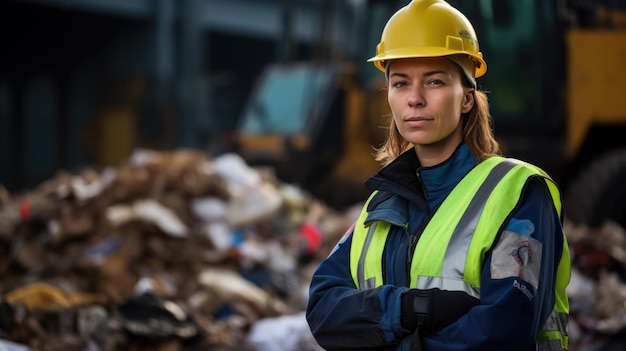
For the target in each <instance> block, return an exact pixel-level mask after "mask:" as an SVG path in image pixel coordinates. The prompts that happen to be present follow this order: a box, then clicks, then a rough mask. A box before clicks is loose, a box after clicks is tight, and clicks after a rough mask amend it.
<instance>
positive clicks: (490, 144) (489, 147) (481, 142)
mask: <svg viewBox="0 0 626 351" xmlns="http://www.w3.org/2000/svg"><path fill="white" fill-rule="evenodd" d="M473 94H474V106H473V107H472V109H471V110H470V111H469V112H468V113H465V114H464V115H463V116H462V119H461V123H463V127H462V128H463V141H464V142H465V144H467V146H468V147H469V148H470V150H471V151H472V153H473V154H474V156H475V157H476V159H477V160H478V162H481V161H483V160H485V159H487V158H489V157H491V156H495V155H499V154H500V145H499V144H498V142H497V141H496V139H495V137H494V135H493V129H492V118H491V113H490V112H489V100H488V98H487V94H485V92H483V91H479V90H475V91H474V92H473ZM411 148H413V144H411V143H409V142H407V141H406V139H404V138H403V137H402V135H400V132H399V131H398V127H397V126H396V123H395V121H394V119H393V116H392V115H389V129H388V132H387V139H386V140H385V142H384V143H383V145H382V146H381V147H380V148H378V149H376V152H375V154H374V155H375V158H376V161H378V162H380V163H381V164H382V165H383V166H386V165H388V164H389V163H391V161H393V160H394V159H395V158H396V157H398V156H400V155H401V154H402V153H403V152H405V151H407V150H409V149H411Z"/></svg>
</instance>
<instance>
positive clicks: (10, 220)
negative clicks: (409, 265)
mask: <svg viewBox="0 0 626 351" xmlns="http://www.w3.org/2000/svg"><path fill="white" fill-rule="evenodd" d="M0 190H1V191H0V256H1V257H2V259H0V275H1V276H2V284H1V285H0V349H2V350H41V351H56V350H59V351H60V350H63V351H72V350H80V351H83V350H89V351H100V350H101V351H108V350H164V351H170V350H171V351H176V350H196V349H197V350H261V351H262V350H267V351H270V350H272V351H281V350H284V351H288V350H320V349H319V346H317V344H316V343H315V341H314V340H313V339H312V336H311V335H310V331H309V330H308V326H307V325H306V321H305V319H304V315H303V312H302V311H304V308H305V304H306V294H307V289H308V285H309V280H310V275H311V274H312V271H313V270H314V268H315V265H316V264H317V262H319V260H320V258H321V257H324V256H325V255H326V254H327V253H328V252H329V250H330V246H332V245H333V244H334V243H335V242H336V241H337V240H338V237H339V236H341V235H342V234H343V232H344V231H345V229H346V228H348V227H349V225H350V223H351V222H352V221H353V220H354V218H352V217H354V214H352V213H351V212H350V211H347V213H342V214H339V213H336V212H335V211H333V210H331V209H329V208H328V207H326V206H325V205H324V204H323V203H321V202H319V201H317V200H315V199H313V198H311V197H310V196H308V195H307V193H306V192H304V191H303V190H301V189H299V188H298V187H296V186H294V185H289V184H283V183H281V182H279V181H278V180H277V179H276V178H275V177H274V176H273V174H272V172H271V170H270V169H262V168H251V167H249V166H248V165H247V164H245V162H244V161H243V160H242V159H241V158H239V157H238V156H237V155H235V154H225V155H222V156H219V157H215V158H212V157H210V156H208V155H206V154H204V153H201V152H198V151H192V150H177V151H169V152H157V151H154V150H137V151H136V152H134V153H133V154H132V155H131V157H130V158H129V159H128V160H127V162H125V163H124V164H123V165H121V166H119V167H116V168H109V169H104V170H100V171H95V170H93V169H87V170H84V171H82V172H80V173H78V174H73V173H70V172H60V173H59V174H57V175H56V176H55V177H54V178H53V179H51V180H49V181H46V182H44V183H42V184H41V185H39V186H38V187H37V188H35V189H33V190H32V191H29V192H26V193H24V194H19V195H17V194H16V195H12V194H10V193H8V192H7V191H6V190H3V189H2V188H1V187H0Z"/></svg>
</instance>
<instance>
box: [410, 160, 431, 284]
mask: <svg viewBox="0 0 626 351" xmlns="http://www.w3.org/2000/svg"><path fill="white" fill-rule="evenodd" d="M415 176H416V177H417V182H418V183H419V185H420V189H421V190H422V196H424V199H425V198H426V188H424V184H423V183H422V176H421V175H420V172H419V170H417V171H415ZM426 217H430V214H427V216H426ZM426 222H428V221H426ZM424 227H425V224H424V223H422V224H420V225H419V227H418V228H417V231H416V232H415V233H410V232H408V231H407V234H408V235H409V245H408V248H407V250H408V252H407V256H406V261H407V262H406V263H407V266H406V278H407V280H406V281H407V282H408V283H407V285H408V286H409V288H410V287H411V286H410V285H411V265H412V264H413V254H414V253H415V247H416V246H417V242H418V240H419V237H420V236H421V233H422V232H423V231H424Z"/></svg>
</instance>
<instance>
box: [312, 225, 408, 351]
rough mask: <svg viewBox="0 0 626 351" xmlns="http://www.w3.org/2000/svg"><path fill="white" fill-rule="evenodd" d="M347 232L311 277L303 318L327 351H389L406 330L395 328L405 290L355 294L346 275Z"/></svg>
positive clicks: (389, 288)
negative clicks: (365, 350) (304, 317)
mask: <svg viewBox="0 0 626 351" xmlns="http://www.w3.org/2000/svg"><path fill="white" fill-rule="evenodd" d="M351 239H352V233H349V234H347V236H345V237H344V239H342V241H340V243H339V244H338V245H337V246H336V247H335V249H334V251H333V252H332V253H331V254H330V255H329V256H328V257H327V258H326V259H325V260H324V261H322V262H321V264H320V265H319V267H318V268H317V270H316V272H315V273H314V274H313V277H312V280H311V286H310V290H309V301H308V304H307V311H306V317H307V321H308V323H309V326H310V328H311V331H312V333H313V335H314V336H315V339H316V340H317V342H318V343H319V344H320V346H322V347H323V348H324V349H326V350H329V351H330V350H362V349H368V350H394V349H395V346H394V345H396V344H397V343H398V342H399V341H400V340H401V339H402V338H403V337H404V336H406V335H408V334H409V333H410V332H411V331H410V330H406V329H404V328H403V327H402V326H401V325H400V295H401V294H402V293H405V292H406V291H408V288H403V287H395V286H390V285H383V286H381V287H378V288H376V289H370V290H359V289H357V287H356V286H355V284H354V281H353V280H352V275H351V273H350V244H351Z"/></svg>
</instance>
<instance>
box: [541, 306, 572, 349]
mask: <svg viewBox="0 0 626 351" xmlns="http://www.w3.org/2000/svg"><path fill="white" fill-rule="evenodd" d="M568 322H569V315H568V314H567V313H562V312H556V311H552V313H550V315H549V316H548V319H547V320H546V322H545V323H544V324H543V327H541V330H540V331H539V335H537V346H538V348H539V346H540V345H541V344H542V343H546V342H550V345H552V342H558V344H559V348H542V349H541V350H563V349H567V344H568V331H567V326H568Z"/></svg>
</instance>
